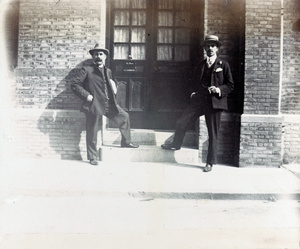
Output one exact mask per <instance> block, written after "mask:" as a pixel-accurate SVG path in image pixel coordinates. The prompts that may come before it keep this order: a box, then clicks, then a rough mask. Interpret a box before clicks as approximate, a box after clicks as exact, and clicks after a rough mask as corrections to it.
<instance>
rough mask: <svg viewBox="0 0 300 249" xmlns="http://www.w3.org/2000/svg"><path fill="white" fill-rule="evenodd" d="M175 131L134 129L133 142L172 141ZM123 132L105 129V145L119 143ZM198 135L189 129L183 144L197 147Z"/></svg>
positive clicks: (143, 143) (144, 143) (158, 142)
mask: <svg viewBox="0 0 300 249" xmlns="http://www.w3.org/2000/svg"><path fill="white" fill-rule="evenodd" d="M173 133H174V131H160V130H147V129H132V130H131V136H132V142H133V143H137V144H139V145H157V146H160V145H161V144H164V143H170V142H171V141H172V139H173ZM120 142H121V134H120V132H119V130H118V129H112V128H110V129H106V130H104V131H103V144H104V145H119V144H120ZM196 145H197V135H196V132H194V131H188V132H187V133H186V135H185V138H184V141H183V146H186V147H193V148H196V147H197V146H196Z"/></svg>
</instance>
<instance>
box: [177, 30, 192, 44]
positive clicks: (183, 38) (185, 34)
mask: <svg viewBox="0 0 300 249" xmlns="http://www.w3.org/2000/svg"><path fill="white" fill-rule="evenodd" d="M189 42H190V32H189V30H188V29H176V30H175V43H176V44H182V43H189Z"/></svg>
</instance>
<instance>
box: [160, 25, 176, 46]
mask: <svg viewBox="0 0 300 249" xmlns="http://www.w3.org/2000/svg"><path fill="white" fill-rule="evenodd" d="M172 41H173V30H172V29H165V28H159V29H158V37H157V42H158V43H172Z"/></svg>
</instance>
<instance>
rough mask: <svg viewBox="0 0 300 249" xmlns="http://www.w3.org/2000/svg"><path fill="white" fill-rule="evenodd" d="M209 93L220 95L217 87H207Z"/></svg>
mask: <svg viewBox="0 0 300 249" xmlns="http://www.w3.org/2000/svg"><path fill="white" fill-rule="evenodd" d="M208 91H209V93H217V94H218V95H219V97H221V90H220V88H219V87H215V86H211V87H209V88H208Z"/></svg>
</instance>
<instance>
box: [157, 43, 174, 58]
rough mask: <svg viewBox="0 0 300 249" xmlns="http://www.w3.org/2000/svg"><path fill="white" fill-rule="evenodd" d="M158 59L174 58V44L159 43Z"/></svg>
mask: <svg viewBox="0 0 300 249" xmlns="http://www.w3.org/2000/svg"><path fill="white" fill-rule="evenodd" d="M157 60H159V61H170V60H172V46H169V45H158V46H157Z"/></svg>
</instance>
